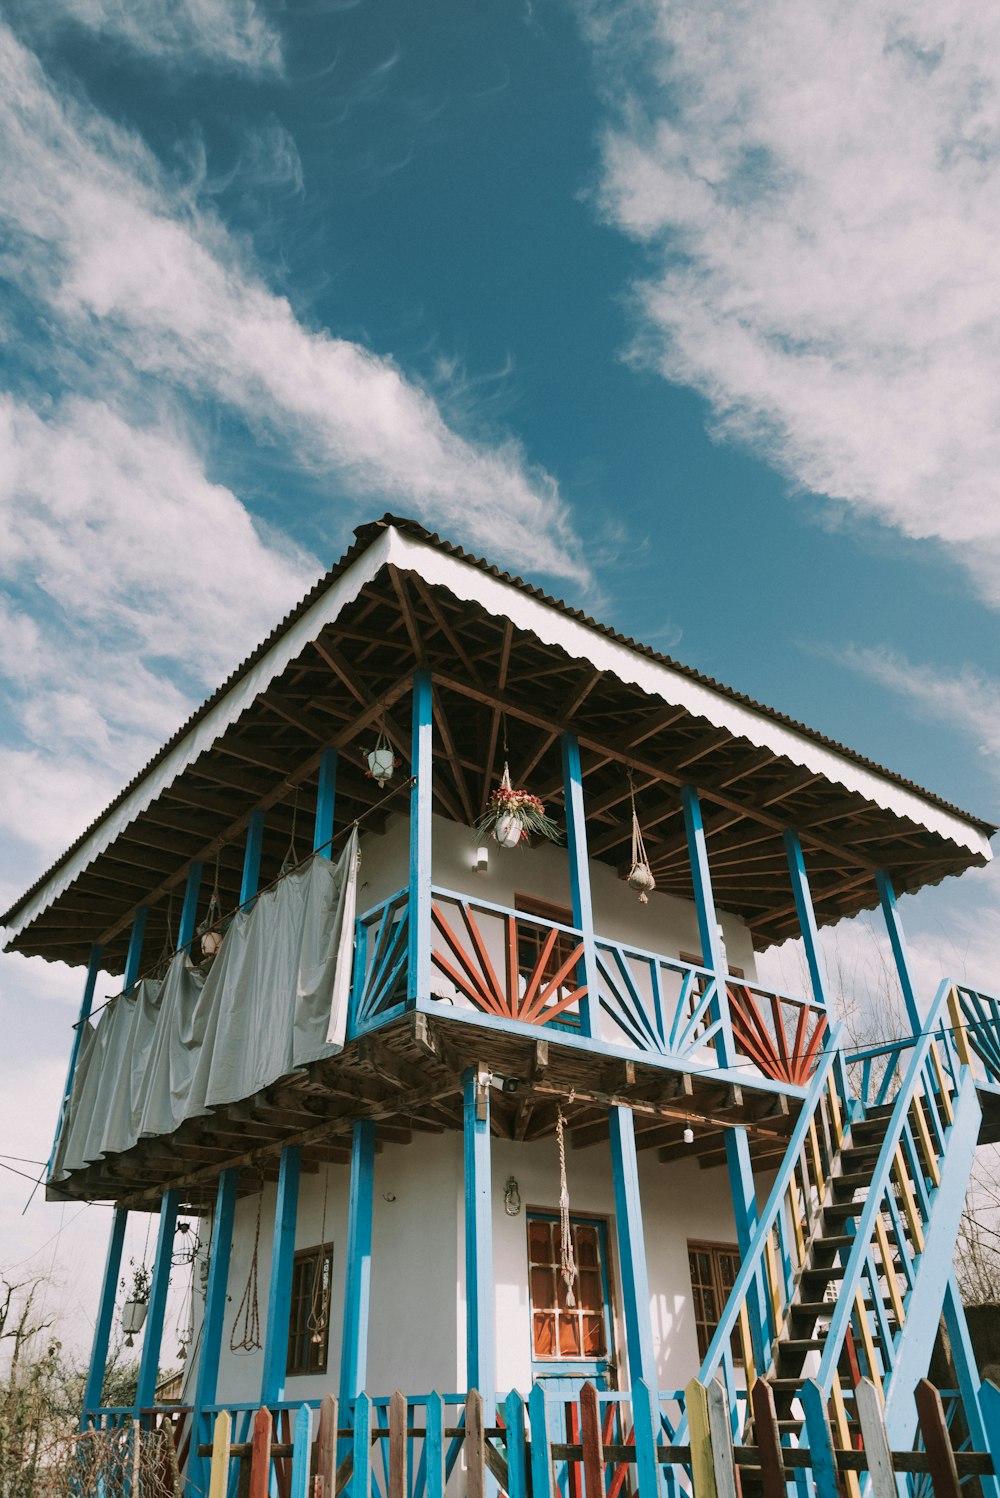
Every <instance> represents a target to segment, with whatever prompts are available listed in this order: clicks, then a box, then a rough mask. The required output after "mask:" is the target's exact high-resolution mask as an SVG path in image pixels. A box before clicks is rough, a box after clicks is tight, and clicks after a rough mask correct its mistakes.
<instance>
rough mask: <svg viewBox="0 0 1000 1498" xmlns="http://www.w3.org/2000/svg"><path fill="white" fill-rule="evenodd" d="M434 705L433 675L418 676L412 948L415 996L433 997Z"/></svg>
mask: <svg viewBox="0 0 1000 1498" xmlns="http://www.w3.org/2000/svg"><path fill="white" fill-rule="evenodd" d="M433 724H434V705H433V699H432V690H431V674H430V672H429V671H415V672H414V673H413V748H412V755H411V759H410V769H411V771H412V773H413V775H414V776H415V777H416V778H415V780H414V782H413V787H412V789H411V791H410V911H409V922H410V924H409V931H408V947H407V965H408V969H409V989H410V992H409V997H410V999H411V1000H413V999H416V1000H417V1001H418V1002H419V1001H420V1000H421V999H429V998H430V994H431V814H432V809H433V780H432V775H433V769H432V760H433V748H434V745H433V732H434V727H433Z"/></svg>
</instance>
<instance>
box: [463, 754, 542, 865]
mask: <svg viewBox="0 0 1000 1498" xmlns="http://www.w3.org/2000/svg"><path fill="white" fill-rule="evenodd" d="M476 836H477V837H492V838H493V839H494V840H495V841H496V842H498V843H499V844H500V847H501V848H516V847H517V846H518V844H519V843H522V842H523V841H524V840H525V839H526V838H531V837H544V838H547V839H548V840H549V842H551V843H557V842H559V840H560V838H561V837H562V832H561V831H560V829H559V827H558V825H557V823H555V822H554V821H553V820H552V818H551V817H550V816H547V815H546V811H545V806H544V804H543V803H542V801H541V800H540V799H539V798H538V796H534V795H532V793H531V792H530V791H526V790H519V789H516V788H515V787H514V786H513V785H511V780H510V770H509V769H508V767H507V765H506V763H505V764H504V767H503V776H502V777H501V780H500V784H499V785H498V786H497V788H496V790H495V791H494V792H493V794H492V795H491V796H490V799H489V801H488V803H487V806H486V810H485V812H484V813H483V815H482V816H481V817H480V819H479V821H478V822H477V823H476Z"/></svg>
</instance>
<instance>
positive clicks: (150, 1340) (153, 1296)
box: [135, 1190, 177, 1412]
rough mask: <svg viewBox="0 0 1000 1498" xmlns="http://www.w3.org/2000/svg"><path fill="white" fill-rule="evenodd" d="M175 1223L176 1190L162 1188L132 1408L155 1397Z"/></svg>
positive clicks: (145, 1403) (144, 1407) (146, 1404)
mask: <svg viewBox="0 0 1000 1498" xmlns="http://www.w3.org/2000/svg"><path fill="white" fill-rule="evenodd" d="M176 1227H177V1192H176V1191H173V1190H171V1191H164V1193H163V1196H162V1198H161V1200H160V1231H159V1233H158V1234H157V1237H156V1262H155V1263H154V1265H153V1283H152V1285H151V1286H150V1290H149V1309H148V1311H147V1312H146V1327H145V1331H144V1332H143V1337H142V1356H141V1357H140V1359H139V1382H138V1385H137V1387H136V1391H135V1408H136V1411H137V1412H138V1411H139V1410H142V1409H147V1408H148V1407H149V1406H150V1405H151V1404H152V1403H153V1400H154V1399H155V1398H156V1378H157V1374H158V1373H159V1371H160V1346H161V1343H162V1342H163V1317H164V1314H165V1313H166V1309H167V1291H168V1290H169V1288H170V1261H171V1259H172V1257H173V1252H174V1230H175V1229H176Z"/></svg>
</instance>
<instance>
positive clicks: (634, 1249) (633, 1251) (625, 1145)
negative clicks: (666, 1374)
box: [608, 1107, 656, 1390]
mask: <svg viewBox="0 0 1000 1498" xmlns="http://www.w3.org/2000/svg"><path fill="white" fill-rule="evenodd" d="M608 1121H609V1123H610V1125H611V1167H612V1170H613V1172H614V1180H615V1227H616V1230H617V1234H618V1261H619V1263H620V1265H621V1273H622V1298H623V1300H624V1303H625V1340H626V1342H627V1344H628V1371H629V1387H630V1388H634V1387H635V1385H636V1383H637V1382H638V1380H639V1379H642V1380H643V1381H644V1383H646V1384H647V1385H648V1387H649V1388H650V1389H651V1390H653V1389H655V1388H656V1358H655V1355H654V1353H653V1326H652V1321H651V1320H650V1314H649V1277H648V1274H647V1270H646V1240H645V1235H644V1233H643V1227H642V1202H641V1200H640V1197H639V1168H638V1162H637V1160H636V1154H635V1121H634V1119H633V1117H632V1110H631V1108H621V1107H614V1108H609V1109H608Z"/></svg>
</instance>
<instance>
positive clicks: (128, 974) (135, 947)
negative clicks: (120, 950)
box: [122, 905, 149, 993]
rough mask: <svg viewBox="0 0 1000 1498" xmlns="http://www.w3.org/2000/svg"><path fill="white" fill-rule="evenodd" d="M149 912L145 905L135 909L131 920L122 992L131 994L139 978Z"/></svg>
mask: <svg viewBox="0 0 1000 1498" xmlns="http://www.w3.org/2000/svg"><path fill="white" fill-rule="evenodd" d="M148 914H149V911H148V910H147V909H146V907H145V905H139V906H137V908H136V912H135V915H134V917H133V919H132V931H131V934H130V935H129V939H128V954H127V955H126V958H125V978H124V981H123V982H122V992H123V993H131V992H132V989H133V988H134V987H135V983H136V979H137V978H138V976H139V964H140V962H141V961H142V939H143V937H144V936H145V934H146V917H147V915H148Z"/></svg>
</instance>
